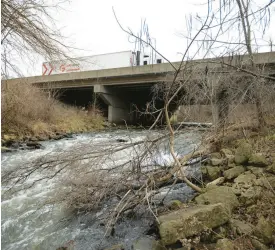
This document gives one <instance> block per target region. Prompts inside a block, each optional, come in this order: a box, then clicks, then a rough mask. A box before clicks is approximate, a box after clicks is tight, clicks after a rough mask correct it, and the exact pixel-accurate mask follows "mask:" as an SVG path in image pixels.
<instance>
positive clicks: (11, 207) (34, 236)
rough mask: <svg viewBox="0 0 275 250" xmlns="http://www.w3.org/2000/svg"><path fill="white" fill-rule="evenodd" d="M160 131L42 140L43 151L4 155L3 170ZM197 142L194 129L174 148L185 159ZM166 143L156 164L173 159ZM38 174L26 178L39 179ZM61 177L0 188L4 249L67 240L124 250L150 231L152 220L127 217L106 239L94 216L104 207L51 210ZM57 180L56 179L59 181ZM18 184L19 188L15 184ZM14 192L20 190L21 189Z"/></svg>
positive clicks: (182, 193)
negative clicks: (77, 212) (12, 189)
mask: <svg viewBox="0 0 275 250" xmlns="http://www.w3.org/2000/svg"><path fill="white" fill-rule="evenodd" d="M159 133H161V131H157V130H155V131H153V132H152V131H145V130H131V131H128V130H116V131H101V132H95V133H88V134H79V135H74V136H73V138H70V139H68V138H67V139H61V140H58V141H44V142H41V144H42V146H43V148H42V149H36V150H18V151H15V152H10V153H2V158H1V164H2V171H4V172H5V171H7V170H16V169H17V168H18V167H20V166H22V164H28V162H31V161H34V160H36V159H39V158H40V157H44V158H45V157H47V155H48V154H57V153H60V152H62V151H64V150H69V149H70V150H73V149H74V148H75V147H77V146H78V145H82V146H83V145H84V147H85V145H87V146H88V145H89V146H90V145H94V146H95V147H96V146H97V147H102V150H104V145H112V144H115V143H118V142H119V143H121V144H123V143H127V142H129V140H131V141H140V140H144V139H145V138H146V137H147V136H148V135H149V134H150V136H152V135H157V134H159ZM200 141H201V132H199V131H197V130H186V131H183V132H182V133H181V134H180V135H178V136H177V137H176V141H175V150H176V152H177V153H178V155H181V156H183V155H185V154H187V153H189V152H191V151H192V150H194V148H196V147H197V146H198V144H199V143H200ZM167 144H168V143H166V144H165V143H164V145H163V147H162V150H161V151H158V152H157V153H156V154H155V156H154V157H155V159H154V162H155V163H156V162H158V163H159V164H163V163H165V164H169V162H171V161H172V158H171V156H170V154H169V150H168V146H167ZM127 157H129V152H127V149H126V150H125V151H122V152H119V154H118V155H116V160H117V161H120V160H123V159H124V158H127ZM37 175H39V173H36V174H35V175H34V176H30V178H29V179H28V180H27V181H28V182H31V181H32V179H37V177H38V176H37ZM60 179H62V172H61V173H60V174H59V175H57V176H56V178H53V179H50V180H42V181H40V182H38V183H36V184H35V185H34V186H32V187H31V188H28V189H26V190H22V191H19V192H16V193H13V194H12V193H6V192H5V191H6V190H7V189H8V188H9V185H8V184H7V185H2V193H4V195H2V206H1V209H2V221H1V223H2V249H4V250H17V249H18V250H19V249H20V250H23V249H37V250H38V249H47V250H48V249H53V250H55V249H57V248H58V247H60V246H63V245H64V244H65V243H66V242H73V244H74V249H77V250H89V249H92V250H93V249H104V248H106V247H109V246H112V245H114V244H117V243H123V244H124V245H125V246H126V248H128V247H129V249H130V248H131V244H132V243H133V242H134V241H135V240H136V239H138V238H139V237H142V236H144V235H145V234H146V233H147V232H148V230H149V229H150V224H151V223H152V219H150V218H147V217H141V218H135V219H133V218H128V219H127V218H125V219H123V220H121V221H119V223H118V224H117V226H116V233H115V234H114V235H113V236H108V237H104V234H105V227H104V225H102V224H101V223H100V222H99V221H98V220H97V217H98V216H100V214H102V213H104V209H106V206H108V204H106V206H103V207H102V210H101V211H97V212H94V213H86V214H81V215H79V216H74V217H71V216H70V215H69V213H68V211H67V209H66V207H63V206H61V205H56V206H53V205H52V204H47V200H48V199H49V198H51V197H52V196H53V195H54V194H55V191H56V189H58V183H60ZM58 180H59V181H58ZM18 185H22V184H18ZM18 185H17V187H16V188H20V186H19V187H18ZM175 192H176V195H178V196H179V197H180V198H178V199H180V200H183V201H184V200H188V199H190V198H192V196H193V195H194V192H193V191H192V190H191V189H190V188H189V187H187V186H185V184H180V185H178V188H175Z"/></svg>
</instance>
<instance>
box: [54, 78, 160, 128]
mask: <svg viewBox="0 0 275 250" xmlns="http://www.w3.org/2000/svg"><path fill="white" fill-rule="evenodd" d="M153 86H154V84H153V83H148V84H143V85H140V84H139V85H125V84H123V85H111V86H108V85H107V86H106V85H95V86H93V87H82V88H62V89H59V91H58V93H59V94H58V99H59V100H60V101H61V102H63V103H66V104H69V105H73V106H77V107H79V108H85V109H88V108H90V107H96V108H98V109H99V110H100V111H101V112H102V113H103V115H104V116H105V117H106V118H107V119H108V121H109V122H112V123H116V124H125V123H127V124H135V125H149V124H152V123H153V122H154V120H155V118H156V117H157V115H158V113H157V112H155V113H154V114H152V111H155V110H156V109H160V108H162V107H163V102H162V101H160V100H156V101H155V102H154V107H153V106H152V102H151V101H152V98H153V90H152V89H153ZM149 103H150V105H149Z"/></svg>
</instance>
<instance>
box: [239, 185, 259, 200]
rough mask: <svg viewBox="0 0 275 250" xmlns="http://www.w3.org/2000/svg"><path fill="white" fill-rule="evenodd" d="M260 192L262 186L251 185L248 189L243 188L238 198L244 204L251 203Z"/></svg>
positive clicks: (256, 198)
mask: <svg viewBox="0 0 275 250" xmlns="http://www.w3.org/2000/svg"><path fill="white" fill-rule="evenodd" d="M261 194H262V188H261V187H259V186H252V187H250V188H248V189H244V190H243V191H242V192H241V195H240V198H239V200H240V201H241V202H242V203H243V204H245V205H251V204H253V203H255V202H256V201H257V200H258V199H259V198H260V197H261Z"/></svg>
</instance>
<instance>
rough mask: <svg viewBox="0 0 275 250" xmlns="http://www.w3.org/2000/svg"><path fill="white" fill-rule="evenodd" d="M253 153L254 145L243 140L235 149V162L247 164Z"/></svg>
mask: <svg viewBox="0 0 275 250" xmlns="http://www.w3.org/2000/svg"><path fill="white" fill-rule="evenodd" d="M251 154H252V146H251V145H250V144H249V143H247V142H242V143H241V144H240V145H239V146H238V147H237V149H236V151H235V163H236V164H240V165H242V164H245V163H247V162H248V160H249V158H250V156H251Z"/></svg>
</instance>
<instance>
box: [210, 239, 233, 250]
mask: <svg viewBox="0 0 275 250" xmlns="http://www.w3.org/2000/svg"><path fill="white" fill-rule="evenodd" d="M215 249H216V250H225V249H226V250H234V249H235V247H234V244H233V242H232V241H231V240H229V239H220V240H218V241H217V244H216V248H215Z"/></svg>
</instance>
